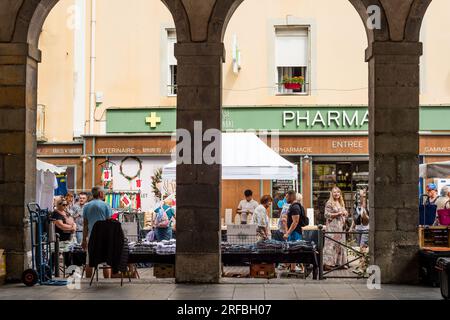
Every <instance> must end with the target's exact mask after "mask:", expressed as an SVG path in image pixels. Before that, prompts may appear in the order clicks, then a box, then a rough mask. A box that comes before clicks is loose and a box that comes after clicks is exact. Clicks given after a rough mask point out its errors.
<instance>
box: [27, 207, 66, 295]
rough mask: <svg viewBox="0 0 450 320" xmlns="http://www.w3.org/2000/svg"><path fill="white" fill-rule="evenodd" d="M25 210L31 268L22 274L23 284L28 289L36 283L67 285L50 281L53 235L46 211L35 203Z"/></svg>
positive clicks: (64, 282)
mask: <svg viewBox="0 0 450 320" xmlns="http://www.w3.org/2000/svg"><path fill="white" fill-rule="evenodd" d="M27 209H28V212H29V214H30V235H31V258H32V268H31V269H28V270H25V271H24V272H23V274H22V281H23V283H24V284H25V285H26V286H29V287H32V286H34V285H36V284H37V283H39V284H40V285H46V286H65V285H67V281H65V280H62V281H59V280H52V259H51V253H52V249H51V244H52V242H54V238H55V233H54V229H53V227H54V225H52V223H50V220H49V214H48V210H41V208H40V207H39V205H38V204H37V203H30V204H28V205H27Z"/></svg>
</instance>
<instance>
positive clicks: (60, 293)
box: [0, 279, 442, 300]
mask: <svg viewBox="0 0 450 320" xmlns="http://www.w3.org/2000/svg"><path fill="white" fill-rule="evenodd" d="M117 299H120V300H168V299H169V300H177V299H180V300H380V299H381V300H441V299H442V297H441V294H440V290H439V288H429V287H419V286H400V285H382V287H381V289H380V290H369V289H368V288H367V286H366V284H365V282H364V281H356V280H355V281H345V282H344V281H337V280H325V281H321V282H318V281H310V280H306V281H305V280H303V281H301V280H290V279H275V280H260V281H258V280H255V279H224V280H223V283H222V284H217V285H181V284H175V283H174V282H173V281H170V280H167V281H164V280H158V281H146V280H144V281H143V280H133V282H132V283H131V284H130V283H128V282H125V283H124V286H123V287H120V280H100V282H99V283H98V284H95V283H94V284H93V285H92V287H89V284H88V283H87V282H86V281H83V282H82V283H81V289H79V290H70V289H68V288H67V287H48V286H35V287H33V288H27V287H25V286H24V285H22V284H14V285H5V286H0V300H117Z"/></svg>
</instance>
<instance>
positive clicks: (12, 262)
mask: <svg viewBox="0 0 450 320" xmlns="http://www.w3.org/2000/svg"><path fill="white" fill-rule="evenodd" d="M39 60H40V52H39V51H38V50H37V49H36V48H33V47H30V46H29V45H27V44H15V43H12V44H11V43H9V44H1V43H0V141H1V143H0V248H2V249H6V261H7V266H6V269H7V279H8V280H19V279H20V278H21V274H22V272H23V270H24V269H26V268H28V266H29V263H28V262H29V259H28V258H27V252H29V250H30V241H29V239H30V237H29V233H28V230H29V228H28V222H26V218H27V213H26V211H25V204H27V203H29V202H31V201H33V200H34V199H35V188H36V137H35V132H36V104H37V99H36V95H37V85H36V83H37V63H38V61H39Z"/></svg>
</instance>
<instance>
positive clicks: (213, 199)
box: [0, 0, 431, 283]
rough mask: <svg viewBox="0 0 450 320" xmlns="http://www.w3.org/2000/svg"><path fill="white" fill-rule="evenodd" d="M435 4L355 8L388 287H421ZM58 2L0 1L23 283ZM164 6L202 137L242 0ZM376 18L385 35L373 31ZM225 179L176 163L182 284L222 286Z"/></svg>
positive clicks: (2, 106)
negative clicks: (429, 24)
mask: <svg viewBox="0 0 450 320" xmlns="http://www.w3.org/2000/svg"><path fill="white" fill-rule="evenodd" d="M430 1H431V0H406V1H405V0H398V1H392V0H389V1H387V0H350V2H351V3H352V4H353V5H354V6H355V8H356V10H357V11H358V13H359V14H360V16H361V18H362V20H363V22H364V25H365V26H366V31H367V35H368V40H369V41H368V42H369V46H368V49H367V51H366V55H365V57H366V61H367V62H368V64H369V109H370V118H371V119H370V123H371V125H370V169H371V170H370V171H371V185H370V187H371V199H370V200H371V201H370V202H371V209H372V212H373V213H374V214H373V215H372V218H373V220H372V222H371V224H372V225H371V233H372V234H371V248H372V257H373V263H374V264H375V265H378V266H379V267H380V269H381V276H382V281H383V282H386V283H387V282H389V283H392V282H396V283H411V282H415V281H416V280H417V267H416V258H415V257H416V255H417V249H418V246H417V232H416V221H417V219H416V218H417V201H416V198H415V197H414V196H411V195H414V194H416V193H417V182H418V151H419V141H418V139H419V136H418V131H419V58H420V56H421V53H422V45H421V43H420V42H419V32H420V26H421V21H422V18H423V15H424V14H425V11H426V9H427V7H428V4H429V3H430ZM56 2H57V0H41V1H36V0H21V1H17V0H1V2H0V17H1V19H0V126H1V127H0V139H1V141H2V143H1V145H0V247H1V248H5V249H6V250H7V261H8V265H7V272H8V278H9V279H18V278H19V277H20V274H21V272H22V270H23V269H24V268H25V267H26V265H27V263H28V257H27V252H28V251H29V247H28V246H29V245H28V239H27V235H28V232H27V223H26V222H25V221H26V220H24V216H25V215H24V212H25V211H24V204H25V203H27V202H30V201H32V200H33V194H34V188H35V165H34V161H35V158H36V137H35V131H36V127H35V126H36V92H37V88H36V83H37V65H38V62H39V61H40V52H39V50H38V49H37V43H38V38H39V33H40V30H41V27H42V25H43V23H44V21H45V18H46V16H47V15H48V13H49V12H50V10H51V9H52V7H53V6H54V5H55V3H56ZM163 2H164V3H165V4H166V5H167V7H168V8H169V10H170V12H171V13H172V15H173V17H174V20H175V24H176V28H177V38H178V44H177V45H176V48H175V55H176V57H177V59H178V65H179V67H178V68H179V69H178V70H179V71H178V72H179V79H178V104H177V105H178V112H177V128H184V129H186V130H188V131H189V132H190V133H191V135H192V136H193V135H194V134H193V133H194V121H202V125H203V127H202V131H203V132H205V131H206V130H208V129H220V128H221V114H220V108H221V104H222V102H221V82H222V62H223V60H224V59H225V50H224V46H223V43H222V41H223V36H224V32H225V29H226V26H227V23H228V21H229V19H230V17H231V16H232V14H233V12H234V11H235V10H236V9H237V8H238V6H239V4H240V3H241V2H242V0H201V1H200V0H163ZM371 6H375V7H371ZM373 14H375V16H373ZM369 15H370V16H369ZM374 17H375V19H376V18H379V20H376V21H375V22H379V28H378V25H377V23H375V26H376V27H377V28H375V29H373V28H372V27H371V26H372V25H373V24H368V23H367V21H368V20H369V21H370V19H372V18H374ZM194 143H195V142H194V141H192V146H194ZM205 147H206V145H204V146H203V148H205ZM192 157H193V155H192ZM192 160H194V159H192ZM220 172H221V167H220V165H206V164H198V165H193V164H184V165H180V166H178V169H177V195H178V201H177V202H178V208H177V210H178V222H177V234H178V239H179V245H178V247H177V268H176V277H177V281H179V282H218V281H219V278H220V218H219V214H218V213H219V208H220V205H219V202H220V200H219V199H220ZM199 194H201V195H203V196H202V197H201V198H200V197H198V195H199ZM393 194H395V195H396V196H395V197H392V195H393Z"/></svg>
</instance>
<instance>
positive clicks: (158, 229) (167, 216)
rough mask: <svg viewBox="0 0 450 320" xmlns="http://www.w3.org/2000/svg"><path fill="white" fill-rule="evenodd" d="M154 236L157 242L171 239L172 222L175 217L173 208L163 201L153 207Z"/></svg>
mask: <svg viewBox="0 0 450 320" xmlns="http://www.w3.org/2000/svg"><path fill="white" fill-rule="evenodd" d="M155 214H156V218H155V224H154V231H155V237H156V240H157V241H158V242H160V241H163V240H170V239H172V224H173V223H174V219H175V212H174V210H173V209H172V208H171V207H170V206H169V205H168V204H166V203H165V202H162V204H161V205H160V207H158V208H156V209H155Z"/></svg>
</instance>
